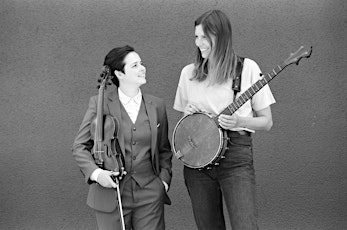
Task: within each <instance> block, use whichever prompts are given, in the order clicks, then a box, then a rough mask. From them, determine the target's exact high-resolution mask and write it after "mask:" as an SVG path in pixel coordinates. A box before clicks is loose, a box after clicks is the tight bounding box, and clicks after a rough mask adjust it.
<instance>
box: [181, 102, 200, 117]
mask: <svg viewBox="0 0 347 230" xmlns="http://www.w3.org/2000/svg"><path fill="white" fill-rule="evenodd" d="M200 111H201V110H200V109H199V108H198V107H197V106H196V105H193V104H187V106H186V107H185V108H184V115H189V114H193V113H196V112H200Z"/></svg>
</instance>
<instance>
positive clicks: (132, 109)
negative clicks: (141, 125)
mask: <svg viewBox="0 0 347 230" xmlns="http://www.w3.org/2000/svg"><path fill="white" fill-rule="evenodd" d="M118 96H119V101H120V102H121V103H122V105H123V107H124V109H125V111H127V113H128V115H129V117H130V119H131V121H132V122H133V123H134V124H135V122H136V119H137V115H138V114H139V111H140V106H141V101H142V93H141V90H140V89H139V92H138V93H137V94H136V95H135V96H134V97H128V96H127V95H125V94H124V93H123V92H122V90H120V88H118Z"/></svg>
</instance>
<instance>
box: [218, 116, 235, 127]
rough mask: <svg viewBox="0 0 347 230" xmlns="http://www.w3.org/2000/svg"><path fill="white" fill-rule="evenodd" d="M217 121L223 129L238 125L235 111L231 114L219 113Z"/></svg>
mask: <svg viewBox="0 0 347 230" xmlns="http://www.w3.org/2000/svg"><path fill="white" fill-rule="evenodd" d="M218 122H219V125H220V126H221V127H222V128H223V129H228V130H230V129H233V128H236V127H239V116H238V115H236V114H235V113H234V114H233V115H225V114H221V115H220V116H219V117H218Z"/></svg>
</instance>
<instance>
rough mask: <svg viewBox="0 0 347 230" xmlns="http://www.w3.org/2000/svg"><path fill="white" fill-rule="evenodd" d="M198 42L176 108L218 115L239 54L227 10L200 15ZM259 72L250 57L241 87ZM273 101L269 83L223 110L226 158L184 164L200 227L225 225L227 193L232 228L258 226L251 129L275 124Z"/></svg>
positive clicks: (229, 93) (227, 99)
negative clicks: (239, 103)
mask: <svg viewBox="0 0 347 230" xmlns="http://www.w3.org/2000/svg"><path fill="white" fill-rule="evenodd" d="M195 44H196V46H197V52H196V60H195V62H194V63H192V64H189V65H187V66H185V67H184V68H183V69H182V72H181V76H180V80H179V83H178V87H177V92H176V98H175V102H174V109H175V110H177V111H180V112H182V113H183V115H189V114H192V113H195V112H203V113H208V114H212V115H214V116H215V115H218V114H220V113H221V112H222V111H223V110H224V109H225V108H226V107H227V106H228V105H230V104H231V103H232V102H233V100H234V91H233V89H232V83H233V80H234V79H235V77H236V76H235V75H236V66H237V62H238V61H237V60H238V59H239V58H238V57H237V55H236V54H235V52H234V50H233V47H232V30H231V24H230V21H229V19H228V18H227V16H226V15H225V14H224V13H223V12H221V11H220V10H211V11H208V12H206V13H204V14H202V15H201V16H200V17H199V18H198V19H197V20H196V21H195ZM260 73H261V72H260V69H259V67H258V65H257V64H256V63H255V62H254V61H253V60H251V59H249V58H245V59H244V61H243V70H242V75H241V92H240V93H242V92H244V91H246V90H247V89H248V88H249V87H250V86H251V85H252V84H254V83H255V82H256V81H258V80H259V79H260ZM238 95H239V94H238ZM238 95H236V97H237V96H238ZM273 103H275V100H274V97H273V95H272V93H271V91H270V88H269V86H265V87H263V88H262V89H261V90H260V91H259V92H258V93H256V94H255V95H254V96H253V97H252V98H251V99H250V100H249V101H247V102H246V103H245V104H244V105H243V106H242V107H241V108H240V109H239V110H237V111H236V112H235V113H234V114H232V115H225V114H221V115H220V116H219V118H218V123H219V125H220V127H221V128H222V129H223V130H226V131H227V135H228V137H229V141H228V144H227V147H228V148H227V150H226V152H225V158H224V159H222V160H220V162H219V165H218V166H212V167H211V168H209V167H208V168H207V167H205V168H202V169H195V168H192V167H187V166H184V178H185V184H186V186H187V189H188V193H189V196H190V198H191V202H192V207H193V212H194V217H195V222H196V224H197V227H198V229H199V230H203V229H206V230H213V229H216V230H223V229H225V221H224V215H223V202H222V200H223V198H224V201H225V203H226V207H227V209H228V213H229V219H230V223H231V226H232V229H233V230H246V229H257V228H258V227H257V220H256V216H257V215H256V208H255V198H254V197H255V173H254V167H253V152H252V138H251V133H253V132H255V130H270V128H271V126H272V115H271V109H270V105H271V104H273ZM201 125H203V124H201Z"/></svg>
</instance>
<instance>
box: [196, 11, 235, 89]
mask: <svg viewBox="0 0 347 230" xmlns="http://www.w3.org/2000/svg"><path fill="white" fill-rule="evenodd" d="M198 25H201V26H202V29H203V31H204V34H205V35H206V37H207V39H208V40H209V42H210V44H211V47H212V51H211V53H210V54H209V57H208V58H203V57H202V56H201V52H200V50H199V48H198V47H197V49H196V59H195V63H194V64H195V69H194V70H195V71H194V76H193V77H192V80H197V81H204V80H205V79H206V78H207V76H208V78H209V81H210V82H209V84H211V85H213V84H223V83H225V82H227V81H228V80H229V79H231V78H232V79H233V78H234V77H235V68H236V64H237V58H236V54H235V52H234V49H233V47H232V29H231V23H230V21H229V19H228V17H227V16H226V15H225V14H224V13H223V12H222V11H220V10H210V11H207V12H205V13H204V14H202V15H201V16H200V17H199V18H198V19H196V21H195V22H194V26H195V27H196V26H198ZM211 35H213V36H214V37H215V44H212V39H211Z"/></svg>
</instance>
